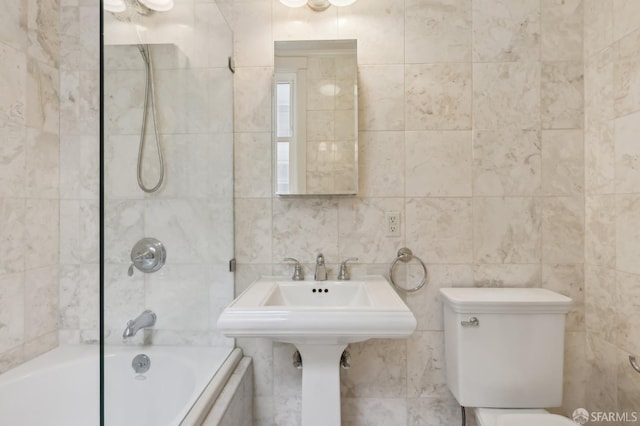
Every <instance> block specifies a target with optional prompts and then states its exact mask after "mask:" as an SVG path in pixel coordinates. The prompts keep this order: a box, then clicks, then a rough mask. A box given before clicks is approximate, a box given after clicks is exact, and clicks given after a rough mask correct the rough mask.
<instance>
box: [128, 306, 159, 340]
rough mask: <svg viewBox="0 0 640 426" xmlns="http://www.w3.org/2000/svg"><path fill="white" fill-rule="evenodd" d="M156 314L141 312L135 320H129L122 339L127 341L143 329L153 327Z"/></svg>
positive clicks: (147, 311) (148, 311)
mask: <svg viewBox="0 0 640 426" xmlns="http://www.w3.org/2000/svg"><path fill="white" fill-rule="evenodd" d="M156 318H157V317H156V314H155V313H154V312H152V311H150V310H148V309H147V310H146V311H144V312H142V313H141V314H140V315H138V317H137V318H136V319H133V320H129V321H128V322H127V326H126V328H125V329H124V332H123V333H122V338H123V339H127V338H129V337H133V336H135V335H136V334H137V333H138V331H140V330H142V329H143V328H149V327H153V326H154V325H155V323H156Z"/></svg>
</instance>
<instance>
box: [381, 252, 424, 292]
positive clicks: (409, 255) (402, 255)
mask: <svg viewBox="0 0 640 426" xmlns="http://www.w3.org/2000/svg"><path fill="white" fill-rule="evenodd" d="M411 259H415V260H417V261H418V262H420V265H421V266H422V270H423V271H424V275H423V276H422V280H421V281H420V283H419V284H418V285H417V286H415V287H414V288H404V287H400V286H398V285H397V284H396V283H395V282H394V281H393V268H394V267H395V266H396V263H398V261H401V262H404V263H407V262H409V261H410V260H411ZM428 275H429V273H428V272H427V267H426V266H425V264H424V262H423V261H422V259H420V258H419V257H418V256H415V255H414V254H413V252H412V251H411V250H410V249H408V248H406V247H403V248H401V249H400V250H398V256H397V257H396V258H395V259H394V260H393V262H391V266H390V267H389V281H390V282H391V284H392V285H393V286H394V287H395V288H396V289H397V290H400V291H403V292H405V293H414V292H416V291H418V290H420V289H421V288H422V287H424V285H425V284H426V283H427V276H428Z"/></svg>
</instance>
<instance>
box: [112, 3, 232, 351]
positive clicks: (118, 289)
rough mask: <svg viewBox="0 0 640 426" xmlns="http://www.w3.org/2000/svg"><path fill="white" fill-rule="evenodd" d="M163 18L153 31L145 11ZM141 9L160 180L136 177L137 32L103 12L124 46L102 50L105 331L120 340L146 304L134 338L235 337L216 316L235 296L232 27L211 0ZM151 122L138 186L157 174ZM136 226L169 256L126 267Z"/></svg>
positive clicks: (226, 342) (212, 342) (221, 341)
mask: <svg viewBox="0 0 640 426" xmlns="http://www.w3.org/2000/svg"><path fill="white" fill-rule="evenodd" d="M176 17H177V18H176ZM160 18H162V19H161V20H160V21H158V22H163V23H165V24H166V22H167V21H169V22H172V23H173V24H174V25H173V26H170V25H166V26H165V27H162V30H161V31H157V29H154V28H155V26H154V25H155V21H154V20H159V19H160ZM174 18H175V19H178V18H179V19H181V21H180V22H174ZM139 20H140V22H139V24H141V25H149V26H150V29H149V31H148V33H146V34H145V36H144V37H146V38H145V41H148V42H150V43H152V44H150V51H151V55H152V58H153V66H154V77H155V90H156V111H157V118H158V132H159V137H160V139H161V141H162V145H163V151H164V158H165V166H166V167H165V182H164V184H163V186H162V187H161V188H160V190H159V191H157V192H155V193H152V194H145V193H144V192H143V191H142V190H141V189H140V188H139V187H138V184H137V176H136V161H137V157H138V144H139V138H140V136H139V135H140V126H141V118H142V104H143V99H144V87H145V84H144V83H145V70H144V62H143V60H142V58H141V56H140V53H139V51H138V49H137V47H136V46H135V45H132V44H135V43H137V42H138V41H137V40H138V39H137V36H135V35H134V37H130V36H129V35H127V33H126V32H124V31H123V29H126V28H130V25H126V24H123V23H122V22H119V21H116V20H114V19H113V18H112V17H110V16H107V18H106V20H105V28H106V29H105V34H107V36H106V38H105V40H106V42H107V43H112V42H119V43H120V42H123V41H124V42H127V43H128V44H129V45H107V46H105V50H104V53H105V74H104V77H105V82H104V90H105V111H104V113H105V127H106V129H105V164H106V166H105V249H106V254H105V329H106V339H107V342H108V343H110V344H120V343H121V340H122V337H121V336H122V330H123V329H124V328H123V327H124V325H125V324H126V323H127V321H128V320H129V319H131V318H134V317H135V316H137V315H138V314H139V313H140V312H142V311H143V310H144V309H151V310H153V311H154V312H155V313H156V314H157V317H158V321H157V323H156V325H155V326H154V327H153V329H152V330H148V331H145V332H144V333H138V336H136V337H134V338H133V339H131V341H132V342H133V343H141V342H142V341H144V340H145V339H146V341H147V343H151V342H152V343H154V344H169V345H172V344H189V345H196V346H218V347H227V348H232V347H233V340H232V339H227V338H225V337H224V336H222V334H221V333H219V332H217V330H216V327H215V322H216V320H217V318H218V315H219V312H220V311H221V310H222V308H223V307H224V306H225V305H226V304H228V303H229V302H230V301H231V300H232V299H233V274H232V273H230V272H229V267H228V262H229V260H230V259H231V258H232V257H233V142H232V138H233V134H232V131H233V125H232V123H233V108H232V105H233V84H232V78H233V77H232V76H233V74H232V73H231V71H230V70H229V68H228V67H227V61H228V57H229V56H230V55H231V48H232V43H231V31H230V30H229V28H228V26H227V24H226V23H225V21H224V18H223V17H222V15H221V14H220V12H219V10H218V8H217V7H216V5H215V3H214V2H209V1H206V2H200V1H183V2H180V4H179V5H177V6H176V8H175V10H172V11H171V12H167V13H166V14H165V15H162V16H157V15H154V16H151V17H149V18H139ZM177 24H185V25H188V28H189V30H188V31H182V30H181V28H182V27H181V26H180V25H177ZM123 25H124V28H123V27H122V26H123ZM174 32H175V34H174ZM170 40H173V41H172V42H168V41H170ZM152 124H153V120H151V118H150V119H149V121H148V125H147V131H148V136H147V140H146V145H145V158H144V162H143V172H142V175H143V180H144V182H145V183H146V184H147V186H152V184H151V185H150V183H151V182H155V181H156V179H157V176H158V162H157V158H156V155H157V154H156V152H157V151H156V147H155V137H154V135H153V128H152ZM143 237H154V238H157V239H159V240H160V241H162V242H163V244H164V245H165V247H166V249H167V263H166V264H165V266H164V267H163V268H162V269H160V270H159V271H157V272H154V273H150V274H143V273H141V272H140V271H138V270H136V271H135V272H134V274H133V276H131V277H130V276H128V275H127V270H128V268H129V265H130V263H131V262H130V251H131V248H132V247H133V245H134V244H135V243H136V241H138V240H139V239H141V238H143Z"/></svg>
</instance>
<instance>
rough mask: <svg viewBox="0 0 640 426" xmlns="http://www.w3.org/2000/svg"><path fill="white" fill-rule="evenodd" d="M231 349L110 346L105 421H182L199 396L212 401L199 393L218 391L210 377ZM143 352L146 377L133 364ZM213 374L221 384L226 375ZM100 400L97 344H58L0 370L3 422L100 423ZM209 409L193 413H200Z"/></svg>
mask: <svg viewBox="0 0 640 426" xmlns="http://www.w3.org/2000/svg"><path fill="white" fill-rule="evenodd" d="M229 352H230V350H229V349H219V348H218V349H216V348H199V347H169V346H149V347H113V348H112V347H109V348H107V349H106V353H105V413H106V414H105V424H106V425H107V426H178V425H179V424H180V422H181V421H182V420H183V419H184V418H185V416H186V415H187V413H189V410H190V409H191V407H192V406H194V404H196V402H197V404H196V406H198V407H203V408H201V409H205V410H206V409H208V408H210V407H211V404H212V403H213V401H205V402H202V401H198V398H199V396H200V395H201V393H202V392H203V389H205V388H207V390H205V392H204V394H205V395H207V397H208V398H212V395H213V398H215V396H217V394H218V393H219V390H215V389H214V390H211V389H209V388H208V387H207V385H208V383H209V381H210V380H211V377H212V375H213V374H214V373H215V372H216V371H217V370H218V368H219V367H220V366H221V365H222V364H223V363H224V361H225V359H226V358H227V356H228V355H229ZM139 353H144V354H146V355H148V356H149V358H150V359H151V368H150V369H149V371H148V372H147V373H145V374H144V378H142V377H137V376H138V375H137V374H135V373H134V371H133V369H132V368H131V361H132V359H133V357H134V356H135V355H137V354H139ZM232 369H233V368H231V370H232ZM211 382H212V383H217V386H218V387H221V386H220V383H221V384H222V385H224V382H225V380H220V379H217V380H215V379H214V380H212V381H211ZM210 386H211V385H210ZM99 404H100V392H99V357H98V348H97V347H95V346H88V345H85V346H61V347H59V348H56V349H54V350H52V351H50V352H47V353H46V354H44V355H42V356H39V357H37V358H35V359H33V360H31V361H29V362H27V363H25V364H23V365H21V366H19V367H17V368H15V369H13V370H10V371H8V372H6V373H4V374H2V375H0V425H12V426H43V425H47V426H92V425H99V424H100V421H99ZM205 415H206V412H204V413H193V412H192V413H189V416H190V418H196V419H199V418H203V417H204V416H205ZM189 423H192V422H191V421H190V422H189ZM185 424H186V423H185ZM193 424H196V423H193Z"/></svg>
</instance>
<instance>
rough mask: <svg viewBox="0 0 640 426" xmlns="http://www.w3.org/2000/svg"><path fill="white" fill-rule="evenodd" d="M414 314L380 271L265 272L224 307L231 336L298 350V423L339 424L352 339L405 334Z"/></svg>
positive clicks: (223, 322)
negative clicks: (300, 275) (293, 276)
mask: <svg viewBox="0 0 640 426" xmlns="http://www.w3.org/2000/svg"><path fill="white" fill-rule="evenodd" d="M415 328H416V319H415V317H414V316H413V314H412V313H411V311H410V310H409V308H408V307H407V305H405V303H404V302H403V301H402V299H400V297H398V295H397V294H396V292H395V291H394V290H393V288H392V287H391V285H390V284H389V282H387V280H386V279H385V278H384V277H382V276H369V277H366V278H364V279H359V280H352V281H288V280H285V279H280V278H274V277H263V278H260V279H259V280H257V281H255V282H254V283H253V284H251V286H249V288H248V289H247V290H246V291H245V292H244V293H242V294H241V295H240V296H239V297H238V298H236V299H235V300H234V301H233V302H231V304H230V305H229V306H227V307H226V308H225V309H224V311H223V312H222V314H221V315H220V318H218V329H220V330H221V331H222V332H223V333H224V334H225V335H226V336H229V337H262V338H268V339H271V340H274V341H277V342H284V343H292V344H294V345H295V346H296V347H297V348H298V351H299V352H300V355H301V356H302V363H303V368H302V425H303V426H315V425H323V426H338V425H340V367H339V361H340V356H341V355H342V352H343V351H344V349H345V348H346V347H347V345H348V344H349V343H353V342H360V341H363V340H367V339H371V338H404V337H407V336H409V335H410V334H411V333H412V332H413V331H414V330H415Z"/></svg>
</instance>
